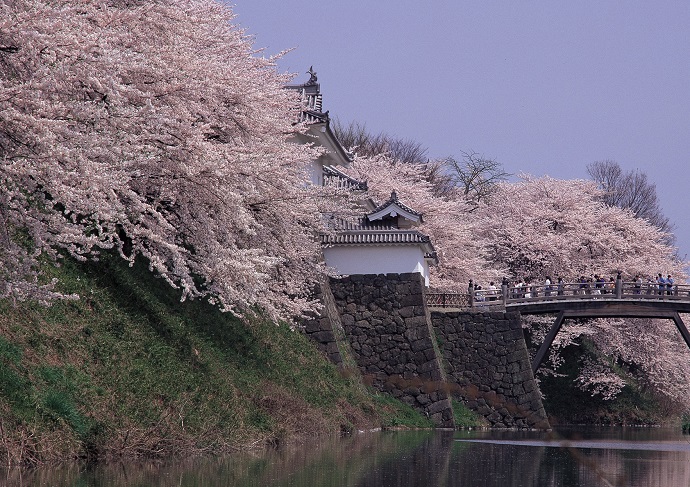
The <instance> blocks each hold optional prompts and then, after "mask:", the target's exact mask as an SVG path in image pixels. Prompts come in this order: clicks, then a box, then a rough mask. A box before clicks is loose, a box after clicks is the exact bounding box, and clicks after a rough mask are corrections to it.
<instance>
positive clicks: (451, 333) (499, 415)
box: [431, 312, 549, 428]
mask: <svg viewBox="0 0 690 487" xmlns="http://www.w3.org/2000/svg"><path fill="white" fill-rule="evenodd" d="M431 317H432V321H433V324H434V328H435V330H436V336H437V337H438V341H439V347H440V349H441V353H442V354H443V360H444V364H445V370H446V373H447V374H448V378H449V379H450V381H451V383H452V394H453V396H455V397H457V398H459V399H461V400H462V401H463V402H464V403H465V405H467V406H468V407H469V408H470V409H472V410H474V411H476V412H477V413H479V414H480V415H482V416H484V417H485V418H486V419H487V420H488V421H489V422H490V423H491V424H492V425H493V426H496V427H503V428H506V427H507V428H548V427H549V424H548V420H547V418H546V412H545V411H544V407H543V405H542V401H541V396H540V394H539V390H538V388H537V384H536V381H535V380H534V375H533V373H532V368H531V364H530V360H529V354H528V353H527V345H526V343H525V340H524V336H523V332H522V325H521V323H520V314H519V313H501V312H494V313H475V312H472V313H469V312H465V313H463V312H433V313H432V314H431Z"/></svg>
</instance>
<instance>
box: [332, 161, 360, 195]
mask: <svg viewBox="0 0 690 487" xmlns="http://www.w3.org/2000/svg"><path fill="white" fill-rule="evenodd" d="M323 175H324V179H325V180H335V181H336V182H337V183H338V186H339V187H342V186H344V187H347V188H351V189H359V190H362V191H366V190H367V189H368V188H367V182H366V181H357V180H356V179H355V178H351V177H350V176H348V175H347V174H345V173H344V172H342V171H339V170H338V169H336V168H335V167H333V166H323Z"/></svg>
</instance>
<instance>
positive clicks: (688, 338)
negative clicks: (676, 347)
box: [671, 311, 690, 348]
mask: <svg viewBox="0 0 690 487" xmlns="http://www.w3.org/2000/svg"><path fill="white" fill-rule="evenodd" d="M671 317H672V318H673V321H674V322H675V324H676V327H677V328H678V331H679V332H680V334H681V335H683V340H685V344H686V345H687V346H688V348H690V333H689V332H688V329H687V327H686V326H685V323H683V320H682V319H681V318H680V315H679V314H678V312H677V311H676V312H674V313H673V315H672V316H671Z"/></svg>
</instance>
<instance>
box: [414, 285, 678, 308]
mask: <svg viewBox="0 0 690 487" xmlns="http://www.w3.org/2000/svg"><path fill="white" fill-rule="evenodd" d="M662 286H663V289H661V288H660V287H661V286H660V285H658V284H657V283H656V282H654V283H647V282H643V283H640V282H635V281H623V280H622V279H620V278H619V279H616V280H614V281H608V282H605V283H599V282H587V283H581V282H560V283H558V282H557V283H552V284H548V285H546V284H530V285H527V286H508V285H507V284H505V283H504V284H502V285H501V287H499V288H497V289H484V288H481V289H477V288H476V287H475V286H474V284H473V283H472V281H470V286H469V289H468V291H467V292H466V293H427V305H428V306H430V307H433V308H473V307H484V306H505V305H508V304H527V303H539V302H548V301H559V300H594V299H605V300H611V299H626V300H629V299H635V300H663V301H686V302H690V285H688V284H672V285H662Z"/></svg>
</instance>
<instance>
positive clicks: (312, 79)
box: [304, 66, 318, 86]
mask: <svg viewBox="0 0 690 487" xmlns="http://www.w3.org/2000/svg"><path fill="white" fill-rule="evenodd" d="M307 74H308V75H309V81H307V82H306V83H304V86H312V85H315V84H316V82H317V80H318V78H317V77H316V71H314V66H309V71H307Z"/></svg>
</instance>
